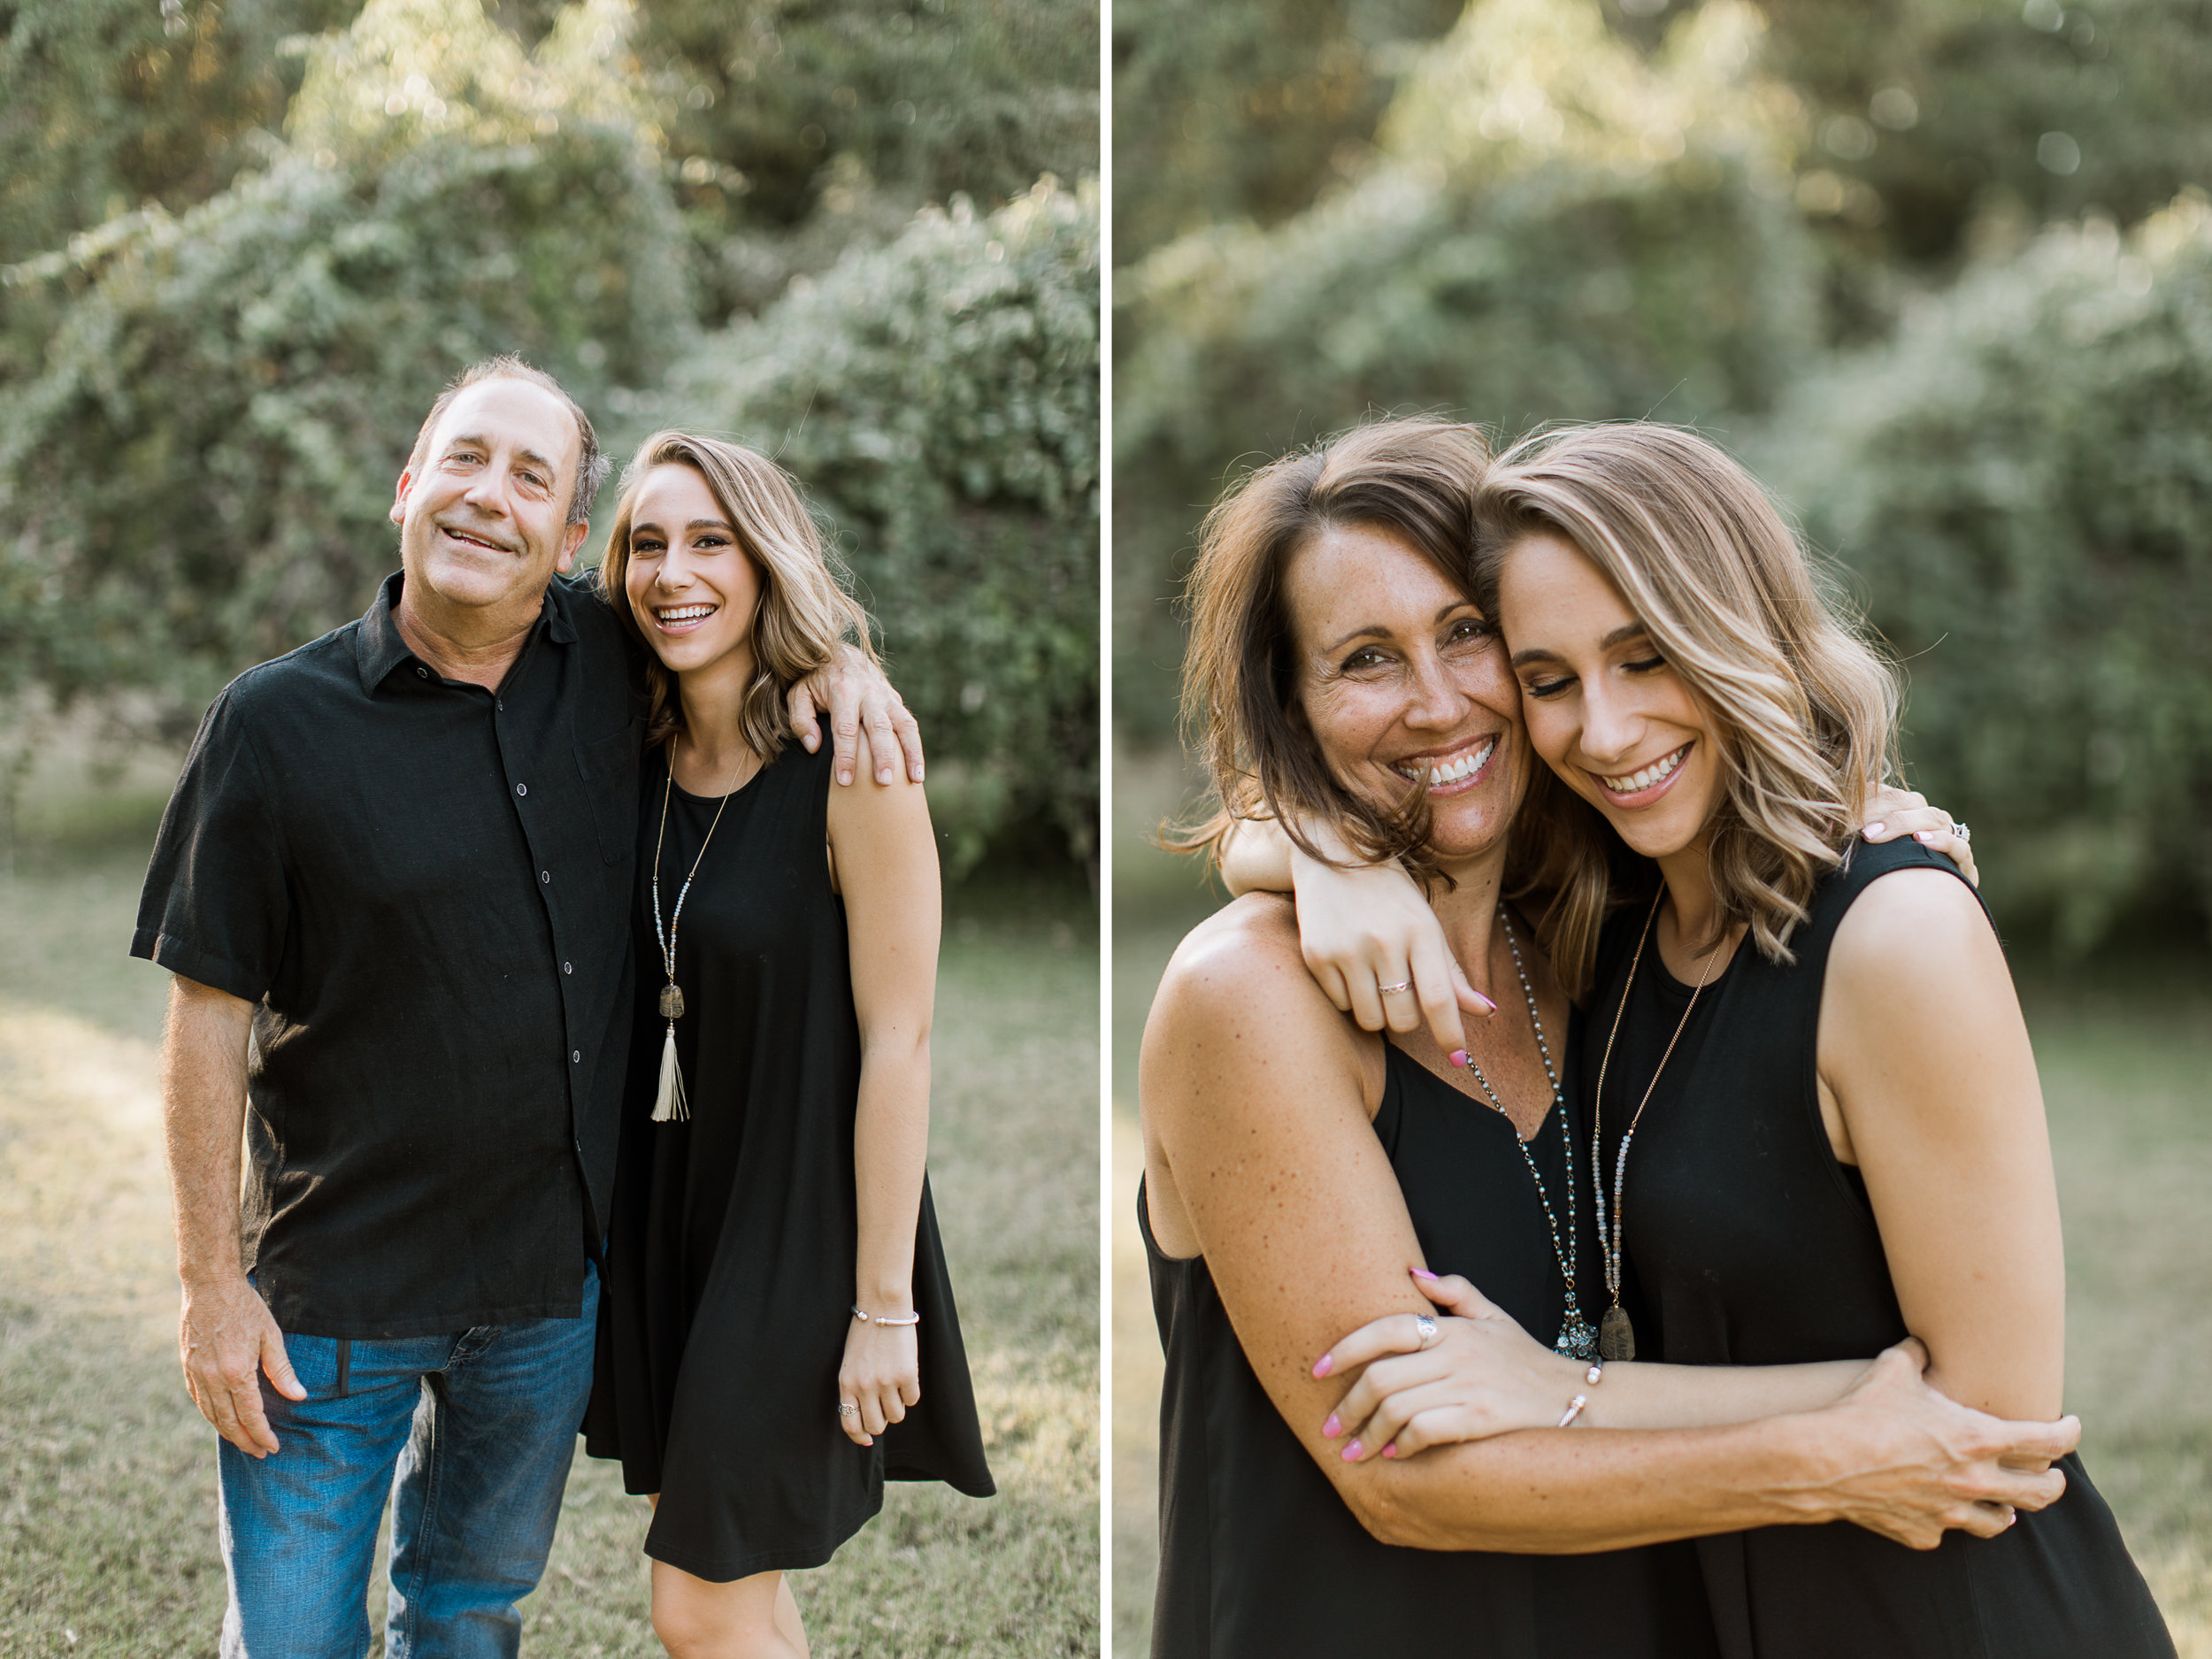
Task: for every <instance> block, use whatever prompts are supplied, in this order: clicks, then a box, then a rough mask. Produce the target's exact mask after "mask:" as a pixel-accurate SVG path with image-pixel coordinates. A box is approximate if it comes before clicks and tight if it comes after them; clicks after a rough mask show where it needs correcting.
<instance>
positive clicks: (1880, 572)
mask: <svg viewBox="0 0 2212 1659" xmlns="http://www.w3.org/2000/svg"><path fill="white" fill-rule="evenodd" d="M1113 29H1114V33H1113V41H1112V52H1113V59H1114V62H1115V65H1116V71H1117V73H1116V83H1115V93H1114V96H1115V99H1116V113H1117V129H1116V130H1117V134H1118V136H1117V145H1118V149H1117V157H1116V163H1117V165H1116V173H1115V191H1116V219H1115V236H1116V246H1115V250H1114V260H1115V273H1114V281H1113V291H1112V303H1113V305H1114V310H1115V334H1114V351H1115V363H1114V373H1115V380H1114V386H1115V410H1114V415H1115V423H1114V437H1113V445H1114V468H1115V480H1116V488H1115V499H1114V516H1113V522H1114V543H1115V555H1114V557H1115V583H1116V610H1117V614H1118V621H1117V627H1116V641H1115V649H1116V652H1117V662H1116V676H1115V687H1116V698H1117V703H1118V707H1117V711H1116V712H1117V721H1118V741H1120V743H1121V745H1122V747H1123V751H1124V753H1125V756H1126V757H1128V759H1129V762H1130V764H1131V765H1132V767H1133V768H1134V769H1135V770H1136V771H1137V772H1141V771H1142V770H1143V768H1144V766H1145V765H1146V764H1148V762H1147V758H1146V757H1171V755H1172V752H1173V751H1172V741H1173V732H1172V719H1173V702H1172V700H1173V695H1174V675H1175V672H1176V669H1177V664H1178V661H1179V654H1180V649H1181V637H1180V632H1179V618H1178V616H1177V613H1176V610H1175V607H1174V603H1173V601H1174V595H1176V593H1177V591H1178V585H1179V580H1180V579H1181V575H1182V572H1183V571H1184V569H1185V567H1186V564H1187V558H1188V556H1189V553H1190V550H1191V538H1192V535H1193V533H1194V526H1195V525H1196V523H1197V521H1198V518H1200V516H1201V514H1202V511H1203V508H1204V506H1205V504H1206V503H1208V502H1210V500H1211V499H1212V498H1213V497H1214V496H1215V495H1217V493H1218V492H1219V490H1220V489H1221V488H1222V487H1223V485H1224V484H1225V482H1226V481H1228V480H1230V479H1231V478H1233V477H1234V476H1235V475H1236V473H1237V472H1238V470H1239V469H1240V467H1242V466H1244V465H1250V464H1251V463H1252V462H1254V461H1256V460H1257V459H1262V458H1265V457H1271V456H1272V455H1275V454H1277V453H1279V452H1280V451H1281V450H1283V449H1286V448H1288V447H1290V446H1292V445H1294V444H1296V443H1300V442H1308V441H1310V440H1312V439H1313V438H1316V437H1317V436H1320V435H1322V434H1326V433H1328V432H1330V431H1333V430H1334V429H1336V428H1338V427H1340V426H1343V425H1345V424H1347V423H1348V422H1350V421H1353V420H1356V419H1359V418H1361V417H1362V416H1363V415H1364V414H1367V413H1369V412H1371V411H1411V410H1439V411H1454V412H1457V413H1460V414H1462V415H1464V416H1466V417H1468V418H1471V419H1477V420H1479V421H1482V422H1484V423H1486V424H1488V425H1490V426H1494V428H1496V429H1497V430H1498V431H1499V432H1500V433H1501V434H1504V435H1511V434H1517V433H1518V432H1519V431H1521V430H1522V429H1524V428H1525V427H1526V426H1530V425H1532V424H1533V423H1536V422H1539V421H1542V420H1548V419H1619V418H1631V417H1642V416H1651V417H1654V418H1656V419H1665V420H1672V421H1680V422H1686V423H1693V424H1695V425H1697V426H1700V427H1701V428H1703V429H1705V430H1706V431H1708V432H1709V433H1711V434H1714V435H1716V436H1717V437H1718V438H1719V439H1720V440H1721V441H1722V442H1725V443H1727V444H1728V445H1730V446H1731V447H1732V449H1735V450H1736V451H1737V452H1738V453H1739V454H1740V455H1742V456H1743V457H1745V458H1746V459H1747V461H1748V462H1749V463H1750V464H1751V465H1753V466H1754V468H1755V470H1756V471H1758V472H1759V473H1760V475H1761V476H1762V477H1763V478H1764V479H1766V480H1768V481H1769V482H1770V484H1771V485H1772V486H1773V487H1774V488H1776V490H1777V491H1778V494H1779V495H1781V496H1782V497H1783V498H1784V499H1785V500H1786V502H1787V503H1789V504H1790V505H1791V506H1792V507H1793V509H1794V510H1795V511H1797V512H1798V513H1799V515H1800V516H1801V518H1802V521H1803V523H1804V525H1805V526H1806V528H1807V531H1808V533H1809V535H1810V537H1811V539H1812V540H1813V541H1814V542H1815V544H1816V546H1817V547H1819V548H1820V549H1823V550H1824V552H1826V553H1827V554H1830V555H1832V557H1835V558H1836V559H1837V560H1839V562H1840V565H1841V566H1842V567H1843V571H1844V574H1845V576H1846V578H1847V583H1848V586H1849V587H1850V588H1851V590H1852V591H1853V592H1854V593H1855V595H1856V597H1857V598H1858V600H1859V601H1860V603H1863V604H1864V605H1865V607H1866V608H1867V610H1868V611H1869V614H1870V619H1871V621H1872V622H1873V624H1874V626H1876V627H1877V628H1878V630H1879V631H1880V632H1881V633H1882V634H1884V635H1885V636H1886V639H1887V640H1888V641H1889V642H1890V644H1891V646H1892V647H1893V649H1894V650H1895V651H1896V652H1897V654H1898V655H1899V656H1900V657H1901V658H1903V659H1904V661H1905V663H1906V664H1907V668H1908V672H1909V677H1910V701H1909V710H1908V714H1907V721H1906V724H1907V728H1908V737H1907V755H1908V757H1909V761H1910V763H1911V765H1912V772H1911V781H1912V782H1913V784H1914V785H1915V786H1916V787H1920V788H1922V789H1924V790H1926V791H1927V792H1928V793H1929V794H1930V795H1932V797H1933V798H1935V799H1937V800H1938V801H1939V802H1941V803H1943V804H1944V805H1946V806H1948V807H1950V808H1952V809H1953V810H1955V811H1956V812H1957V813H1958V815H1959V816H1960V817H1962V818H1968V819H1970V821H1972V822H1973V823H1974V825H1975V826H1977V828H1978V829H1979V830H1981V831H1982V832H1983V833H1984V837H1985V839H1984V840H1982V841H1978V843H1977V848H1976V850H1977V852H1978V854H1979V855H1980V856H1981V862H1982V865H1983V868H1984V870H1985V872H1986V876H1987V879H1986V881H1985V889H1984V890H1985V893H1987V894H1988V895H1989V896H1990V899H1991V901H1992V902H1993V905H1995V907H1996V908H1997V910H1998V912H1999V915H2000V918H2001V921H2002V922H2003V923H2004V924H2005V926H2006V929H2007V933H2008V938H2009V939H2011V940H2013V941H2015V942H2016V944H2019V943H2024V942H2036V943H2038V945H2039V947H2041V946H2048V947H2051V948H2054V949H2056V950H2057V951H2058V952H2059V953H2060V954H2061V955H2078V954H2080V953H2083V952H2086V951H2089V950H2091V949H2094V948H2095V947H2096V946H2097V945H2099V943H2100V942H2101V941H2107V940H2108V939H2113V938H2116V937H2123V936H2125V937H2137V936H2140V935H2141V934H2142V933H2156V934H2161V935H2163V936H2165V937H2167V938H2168V939H2170V940H2173V941H2185V942H2186V944H2187V945H2189V946H2191V947H2193V948H2195V949H2202V947H2203V946H2204V944H2205V943H2206V942H2207V941H2208V926H2212V649H2207V647H2206V645H2205V641H2206V639H2207V638H2208V625H2212V529H2208V528H2207V526H2208V525H2212V208H2208V201H2207V196H2206V194H2205V191H2206V189H2207V188H2208V186H2212V99H2208V97H2207V96H2206V93H2205V89H2206V88H2208V87H2212V5H2208V4H2204V0H2083V3H2082V4H2070V3H2069V0H2025V4H2022V0H1849V3H1846V0H1767V3H1766V4H1763V5H1759V6H1754V5H1751V4H1745V0H1702V3H1701V4H1700V3H1698V0H1474V3H1473V4H1469V5H1466V6H1464V7H1461V6H1460V5H1458V4H1447V3H1446V0H1288V4H1277V3H1276V0H1268V3H1267V4H1260V3H1259V0H1226V3H1225V4H1217V5H1213V6H1210V7H1206V8H1202V9H1198V8H1188V7H1182V6H1178V5H1174V4H1169V3H1168V0H1124V3H1123V4H1118V6H1117V7H1116V8H1115V12H1114V25H1113ZM1149 764H1155V765H1157V764H1165V763H1164V762H1161V761H1154V762H1151V763H1149ZM1137 793H1139V794H1144V795H1148V798H1149V793H1150V792H1149V791H1148V789H1145V788H1140V789H1139V790H1138V791H1137ZM1131 827H1132V828H1134V827H1135V826H1131ZM1132 868H1133V869H1136V868H1141V866H1132ZM1163 879H1166V878H1163Z"/></svg>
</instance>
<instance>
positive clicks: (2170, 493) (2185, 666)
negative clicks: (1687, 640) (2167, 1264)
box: [1754, 194, 2212, 950]
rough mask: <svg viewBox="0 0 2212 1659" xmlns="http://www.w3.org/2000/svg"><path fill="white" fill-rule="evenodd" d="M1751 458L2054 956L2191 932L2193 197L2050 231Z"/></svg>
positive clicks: (2206, 708) (2202, 390)
mask: <svg viewBox="0 0 2212 1659" xmlns="http://www.w3.org/2000/svg"><path fill="white" fill-rule="evenodd" d="M1754 458H1755V463H1756V464H1757V465H1760V466H1761V468H1762V469H1763V472H1765V473H1766V475H1767V476H1769V477H1770V479H1771V480H1774V481H1775V482H1776V483H1777V484H1778V485H1779V486H1780V487H1781V488H1782V490H1783V493H1784V494H1785V495H1789V496H1791V497H1793V499H1794V500H1795V501H1796V502H1797V503H1799V505H1800V506H1801V510H1802V511H1803V514H1804V517H1805V520H1806V524H1807V526H1808V528H1809V531H1810V532H1811V534H1813V536H1814V538H1815V540H1816V541H1818V542H1820V543H1822V544H1824V545H1825V546H1827V547H1829V548H1831V549H1835V550H1836V551H1837V552H1838V553H1839V554H1840V555H1841V557H1843V558H1844V559H1845V560H1846V561H1847V564H1848V565H1849V566H1850V568H1851V570H1852V571H1853V572H1855V574H1856V576H1857V578H1858V579H1859V585H1860V587H1861V588H1862V591H1863V597H1864V598H1865V600H1866V602H1867V603H1868V605H1869V610H1870V617H1871V619H1872V620H1873V621H1874V623H1875V624H1876V625H1877V626H1878V627H1879V628H1880V629H1881V630H1882V631H1883V633H1884V634H1886V636H1887V637H1888V639H1889V641H1890V642H1891V644H1892V645H1893V647H1894V648H1895V649H1896V650H1897V651H1898V653H1899V654H1900V655H1901V657H1904V659H1905V660H1906V663H1907V664H1908V667H1909V671H1910V675H1911V695H1910V703H1909V708H1908V712H1907V718H1906V725H1907V728H1908V733H1909V737H1908V742H1907V745H1906V752H1907V754H1908V755H1909V757H1912V758H1913V759H1914V761H1915V763H1916V775H1915V782H1916V784H1917V785H1918V787H1921V788H1924V789H1925V790H1926V791H1927V792H1928V793H1929V794H1930V795H1932V797H1933V798H1935V799H1937V800H1939V801H1940V802H1941V803H1943V804H1944V805H1946V806H1947V807H1950V808H1952V809H1953V810H1955V811H1957V812H1958V813H1959V814H1960V815H1961V816H1962V817H1964V818H1967V819H1969V820H1970V821H1978V822H1980V823H1983V824H1985V825H1986V826H1991V827H1993V828H1997V827H1999V826H2001V833H1996V834H1993V835H1991V836H1989V837H1988V838H1987V839H1986V840H1985V841H1983V842H1982V843H1981V844H1980V845H1979V846H1978V848H1977V849H1976V850H1977V852H1978V856H1980V859H1981V862H1982V864H1983V865H1984V867H1985V869H1986V870H1987V872H1988V877H1989V879H1988V881H1987V884H1986V887H1985V890H1986V891H1987V893H1988V894H1989V895H1990V897H1991V900H1992V902H1993V903H1995V904H1997V905H1999V906H2000V907H2001V910H2003V911H2004V912H2005V913H2007V914H2008V915H2009V916H2011V917H2012V918H2015V919H2016V920H2018V921H2020V922H2023V923H2030V924H2034V925H2038V926H2048V927H2049V928H2050V929H2051V930H2052V933H2053V937H2054V939H2055V942H2056V944H2057V945H2058V946H2059V948H2061V949H2065V950H2081V949H2087V948H2089V947H2091V946H2093V945H2094V944H2095V943H2096V942H2097V941H2099V940H2100V939H2101V937H2103V936H2104V935H2105V934H2106V933H2108V931H2109V930H2110V929H2111V928H2112V927H2114V926H2116V925H2118V924H2120V923H2121V922H2123V921H2124V920H2132V919H2141V918H2146V917H2158V918H2162V919H2163V920H2164V921H2165V922H2167V923H2168V924H2169V925H2170V924H2171V922H2172V921H2173V920H2174V919H2176V918H2177V917H2186V916H2193V917H2194V918H2196V919H2197V923H2198V925H2201V924H2202V922H2203V920H2204V919H2205V918H2208V917H2212V828H2208V826H2212V652H2208V650H2207V649H2206V643H2205V641H2207V639H2208V638H2212V541H2208V539H2207V535H2206V531H2205V526H2206V525H2207V524H2208V523H2212V209H2208V206H2207V204H2206V203H2205V200H2204V198H2203V197H2202V196H2199V195H2194V194H2189V195H2185V196H2182V197H2181V198H2180V199H2178V200H2177V202H2176V203H2175V204H2174V205H2173V206H2172V207H2170V208H2169V209H2168V210H2167V211H2164V212H2162V213H2160V214H2157V215H2155V216H2154V217H2153V218H2151V219H2148V220H2147V221H2146V222H2145V223H2144V224H2143V225H2142V226H2141V227H2139V228H2138V229H2137V231H2136V232H2135V233H2133V234H2131V235H2129V236H2127V237H2125V238H2123V237H2122V236H2121V235H2120V234H2118V233H2117V232H2116V230H2115V229H2114V228H2113V227H2112V226H2111V225H2110V223H2109V222H2108V221H2102V220H2090V221H2088V222H2086V223H2085V224H2083V225H2080V226H2077V227H2060V228H2056V229H2053V230H2051V231H2048V232H2047V233H2046V234H2044V235H2043V236H2042V237H2041V238H2040V239H2039V241H2038V242H2035V243H2034V244H2033V245H2032V247H2031V248H2030V249H2029V250H2027V251H2026V252H2025V253H2024V254H2022V255H2020V256H2018V257H2015V258H2013V259H2010V260H2008V261H2006V262H2003V263H2001V264H1997V265H1990V266H1986V267H1983V268H1978V269H1976V270H1974V271H1971V272H1970V273H1969V274H1968V275H1967V276H1966V278H1965V279H1964V280H1962V281H1961V283H1960V284H1959V285H1958V287H1957V288H1955V290H1954V291H1952V292H1949V293H1947V294H1946V295H1945V296H1942V297H1941V298H1939V299H1935V300H1931V301H1929V302H1927V303H1925V304H1924V306H1923V307H1922V308H1921V309H1920V310H1919V311H1917V313H1916V314H1914V315H1912V316H1910V317H1909V319H1908V321H1907V323H1906V326H1905V327H1904V329H1903V331H1902V333H1901V335H1900V337H1899V338H1898V339H1897V341H1896V342H1894V343H1893V344H1892V345H1890V346H1887V347H1885V348H1883V349H1878V350H1877V351H1874V352H1872V353H1871V354H1870V355H1867V356H1864V357H1859V358H1856V359H1853V360H1850V361H1848V362H1847V363H1846V364H1845V365H1842V366H1841V367H1839V369H1837V370H1836V371H1835V372H1834V373H1832V374H1829V375H1827V376H1824V377H1823V378H1821V379H1819V380H1816V381H1814V382H1812V383H1810V384H1809V385H1808V386H1807V387H1805V388H1803V389H1802V391H1801V393H1800V394H1799V395H1798V396H1795V397H1793V399H1792V401H1791V402H1790V403H1789V404H1788V405H1787V406H1786V409H1785V411H1784V412H1783V413H1782V415H1781V416H1780V418H1779V419H1778V421H1777V422H1776V425H1775V426H1774V428H1773V429H1772V430H1771V431H1770V433H1769V434H1766V436H1765V439H1764V442H1763V443H1762V444H1761V445H1760V446H1759V447H1758V449H1757V450H1756V452H1755V457H1754Z"/></svg>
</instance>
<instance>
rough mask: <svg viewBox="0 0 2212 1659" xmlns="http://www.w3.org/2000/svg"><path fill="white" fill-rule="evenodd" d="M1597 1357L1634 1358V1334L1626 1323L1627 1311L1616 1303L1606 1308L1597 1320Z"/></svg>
mask: <svg viewBox="0 0 2212 1659" xmlns="http://www.w3.org/2000/svg"><path fill="white" fill-rule="evenodd" d="M1598 1357H1599V1358H1600V1359H1634V1358H1635V1357H1636V1333H1635V1331H1634V1330H1633V1328H1632V1327H1631V1326H1630V1325H1629V1323H1628V1312H1627V1310H1625V1309H1624V1308H1623V1307H1622V1306H1621V1305H1620V1304H1619V1303H1618V1302H1615V1303H1614V1304H1613V1305H1612V1306H1611V1307H1610V1308H1608V1309H1607V1310H1605V1312H1604V1313H1603V1315H1601V1317H1600V1318H1599V1319H1598Z"/></svg>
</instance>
